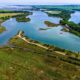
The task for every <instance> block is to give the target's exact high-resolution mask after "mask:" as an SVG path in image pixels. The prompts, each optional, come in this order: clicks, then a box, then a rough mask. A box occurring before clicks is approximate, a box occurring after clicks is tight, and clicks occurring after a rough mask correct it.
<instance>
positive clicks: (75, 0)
mask: <svg viewBox="0 0 80 80" xmlns="http://www.w3.org/2000/svg"><path fill="white" fill-rule="evenodd" d="M16 4H17V5H80V0H37V1H36V0H29V1H27V0H25V1H23V0H5V1H4V0H0V5H16Z"/></svg>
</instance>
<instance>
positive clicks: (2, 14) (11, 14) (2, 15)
mask: <svg viewBox="0 0 80 80" xmlns="http://www.w3.org/2000/svg"><path fill="white" fill-rule="evenodd" d="M19 14H21V13H0V17H6V16H15V15H19Z"/></svg>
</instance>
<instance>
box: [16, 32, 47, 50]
mask: <svg viewBox="0 0 80 80" xmlns="http://www.w3.org/2000/svg"><path fill="white" fill-rule="evenodd" d="M21 34H22V31H20V32H19V34H18V35H17V36H18V37H19V38H21V39H22V40H24V41H25V42H27V43H29V44H33V45H36V46H38V47H41V48H44V49H48V47H45V46H43V45H41V44H39V43H34V42H30V41H29V40H27V39H26V38H25V37H22V36H21Z"/></svg>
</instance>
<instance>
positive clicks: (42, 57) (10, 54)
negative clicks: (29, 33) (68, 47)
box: [0, 37, 80, 80]
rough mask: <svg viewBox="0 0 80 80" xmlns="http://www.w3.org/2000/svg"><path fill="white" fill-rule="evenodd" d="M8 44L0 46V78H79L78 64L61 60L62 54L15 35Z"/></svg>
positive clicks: (28, 79) (9, 79) (29, 79)
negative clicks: (31, 43) (32, 43)
mask: <svg viewBox="0 0 80 80" xmlns="http://www.w3.org/2000/svg"><path fill="white" fill-rule="evenodd" d="M9 44H10V45H9V46H5V47H0V80H80V66H76V65H73V64H70V63H67V62H65V61H61V60H60V59H59V57H64V56H63V55H60V54H56V53H55V52H53V51H52V52H49V51H47V50H44V49H43V48H39V47H37V46H34V45H30V44H27V43H25V42H24V41H23V40H21V39H18V38H16V37H15V38H13V39H11V40H10V43H9ZM12 46H13V47H12Z"/></svg>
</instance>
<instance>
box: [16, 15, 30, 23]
mask: <svg viewBox="0 0 80 80" xmlns="http://www.w3.org/2000/svg"><path fill="white" fill-rule="evenodd" d="M16 20H17V21H18V22H29V21H30V18H26V16H21V17H17V18H16Z"/></svg>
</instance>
